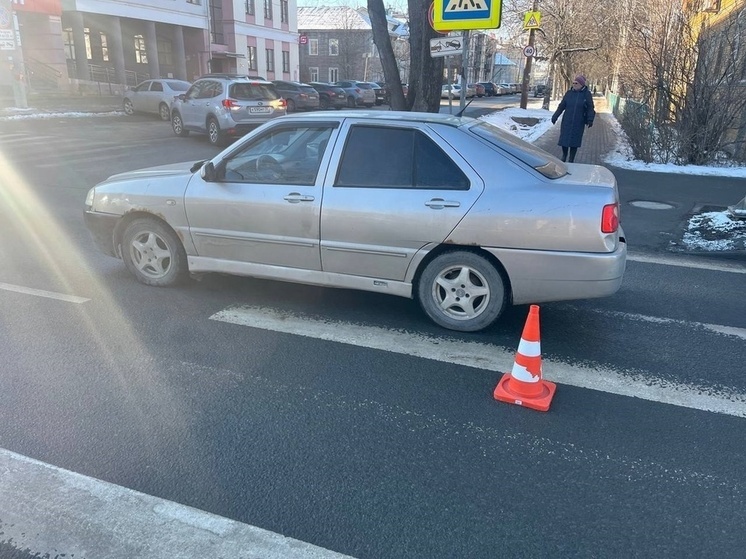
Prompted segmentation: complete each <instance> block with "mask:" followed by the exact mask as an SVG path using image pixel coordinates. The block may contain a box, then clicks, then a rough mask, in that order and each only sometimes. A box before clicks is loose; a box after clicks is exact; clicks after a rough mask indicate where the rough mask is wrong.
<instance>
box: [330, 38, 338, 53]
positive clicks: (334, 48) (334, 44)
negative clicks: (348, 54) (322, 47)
mask: <svg viewBox="0 0 746 559" xmlns="http://www.w3.org/2000/svg"><path fill="white" fill-rule="evenodd" d="M338 55H339V39H329V56H338Z"/></svg>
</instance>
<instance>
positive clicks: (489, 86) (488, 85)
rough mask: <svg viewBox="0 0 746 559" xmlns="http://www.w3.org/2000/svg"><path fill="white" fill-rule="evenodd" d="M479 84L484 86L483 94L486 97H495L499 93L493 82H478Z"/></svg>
mask: <svg viewBox="0 0 746 559" xmlns="http://www.w3.org/2000/svg"><path fill="white" fill-rule="evenodd" d="M479 85H481V86H482V87H484V94H485V95H486V96H487V97H497V96H498V95H500V90H499V89H498V87H497V84H496V83H495V82H479Z"/></svg>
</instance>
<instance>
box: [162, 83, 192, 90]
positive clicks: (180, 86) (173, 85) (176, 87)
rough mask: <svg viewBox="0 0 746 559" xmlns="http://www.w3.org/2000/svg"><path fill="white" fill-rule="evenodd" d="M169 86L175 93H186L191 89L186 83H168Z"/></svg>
mask: <svg viewBox="0 0 746 559" xmlns="http://www.w3.org/2000/svg"><path fill="white" fill-rule="evenodd" d="M166 83H167V84H168V87H170V88H171V89H173V90H174V91H186V90H187V89H189V84H188V83H184V82H166Z"/></svg>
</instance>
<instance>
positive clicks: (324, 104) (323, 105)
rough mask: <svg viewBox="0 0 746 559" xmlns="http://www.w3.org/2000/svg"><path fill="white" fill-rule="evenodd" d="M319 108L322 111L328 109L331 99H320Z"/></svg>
mask: <svg viewBox="0 0 746 559" xmlns="http://www.w3.org/2000/svg"><path fill="white" fill-rule="evenodd" d="M319 106H320V107H321V108H322V109H328V108H329V98H328V97H322V98H321V99H319Z"/></svg>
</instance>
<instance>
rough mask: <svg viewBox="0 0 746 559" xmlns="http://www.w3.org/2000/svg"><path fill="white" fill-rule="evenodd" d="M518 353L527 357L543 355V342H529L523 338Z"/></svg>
mask: <svg viewBox="0 0 746 559" xmlns="http://www.w3.org/2000/svg"><path fill="white" fill-rule="evenodd" d="M518 353H520V354H521V355H523V356H525V357H541V342H529V341H527V340H524V339H523V338H521V342H520V343H519V344H518Z"/></svg>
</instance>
